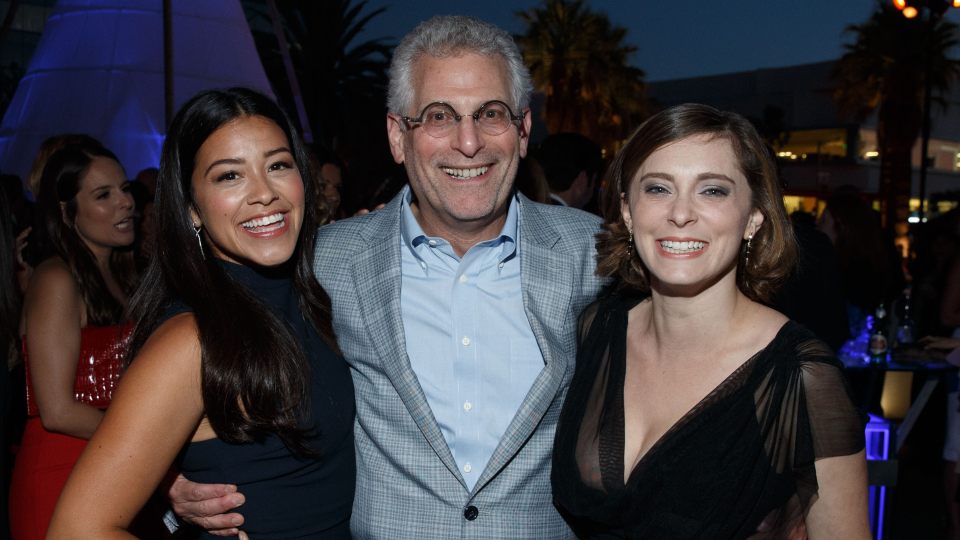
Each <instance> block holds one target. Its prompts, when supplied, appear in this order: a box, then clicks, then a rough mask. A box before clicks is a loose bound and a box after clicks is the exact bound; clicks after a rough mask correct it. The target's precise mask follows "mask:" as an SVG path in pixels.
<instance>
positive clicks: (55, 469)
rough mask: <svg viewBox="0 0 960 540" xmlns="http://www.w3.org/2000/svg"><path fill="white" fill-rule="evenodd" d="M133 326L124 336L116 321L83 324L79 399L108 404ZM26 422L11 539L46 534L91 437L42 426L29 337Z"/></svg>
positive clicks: (38, 538) (14, 482)
mask: <svg viewBox="0 0 960 540" xmlns="http://www.w3.org/2000/svg"><path fill="white" fill-rule="evenodd" d="M128 336H129V328H128V329H127V331H126V332H124V337H123V338H122V339H121V338H120V332H119V328H118V327H117V326H87V327H85V328H82V329H81V330H80V361H79V363H78V365H77V378H76V380H75V381H74V392H75V394H76V399H77V401H81V402H83V403H87V404H89V405H92V406H93V407H96V408H98V409H106V408H107V405H109V404H110V399H111V397H113V387H114V384H115V383H116V381H117V378H118V377H119V376H120V370H121V367H122V360H123V350H124V346H125V344H126V339H127V337H128ZM23 356H24V360H25V361H26V362H27V365H26V367H27V416H28V419H27V427H26V430H25V431H24V433H23V440H22V443H21V445H20V452H19V453H18V454H17V458H16V463H15V465H14V467H13V478H12V479H11V485H10V532H11V535H12V537H13V540H42V539H43V538H44V537H45V536H46V534H47V527H48V526H49V524H50V518H51V517H52V516H53V509H54V507H55V506H56V505H57V498H59V497H60V492H61V491H62V490H63V486H64V485H65V484H66V483H67V478H68V477H69V476H70V471H71V470H73V466H74V464H75V463H76V462H77V459H78V458H79V457H80V453H81V452H83V448H84V447H85V446H86V445H87V441H85V440H83V439H77V438H75V437H70V436H68V435H61V434H59V433H51V432H49V431H47V430H45V429H44V428H43V424H42V423H41V422H40V416H39V411H38V410H37V403H36V399H35V397H34V393H33V386H32V384H31V382H30V364H29V360H28V355H27V339H26V337H24V339H23Z"/></svg>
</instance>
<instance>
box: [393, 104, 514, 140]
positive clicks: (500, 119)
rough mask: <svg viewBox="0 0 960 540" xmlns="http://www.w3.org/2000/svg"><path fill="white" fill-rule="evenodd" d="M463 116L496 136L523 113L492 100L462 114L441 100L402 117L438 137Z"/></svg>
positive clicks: (444, 133)
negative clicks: (414, 115)
mask: <svg viewBox="0 0 960 540" xmlns="http://www.w3.org/2000/svg"><path fill="white" fill-rule="evenodd" d="M463 118H473V122H474V123H475V124H476V125H477V126H478V127H479V128H480V131H482V132H484V133H486V134H487V135H490V136H496V135H500V134H501V133H503V132H504V131H506V130H507V128H508V127H510V124H511V123H512V122H514V121H516V120H523V115H516V114H513V111H511V110H510V107H509V106H507V104H506V103H504V102H502V101H497V100H494V101H488V102H486V103H484V104H483V105H481V106H480V108H479V109H477V112H476V113H474V114H468V115H464V116H461V115H459V114H457V111H455V110H454V109H453V107H451V106H450V105H448V104H446V103H444V102H442V101H436V102H434V103H431V104H429V105H427V106H426V107H424V108H423V111H422V112H421V113H420V116H418V117H417V118H411V117H409V116H404V117H403V119H404V120H406V121H407V122H409V123H411V124H417V123H419V124H420V125H421V126H422V127H423V131H424V132H425V133H426V134H427V135H430V136H431V137H436V138H438V139H441V138H443V137H446V136H447V135H449V134H450V132H452V131H453V127H454V126H456V125H457V124H459V123H460V120H462V119H463Z"/></svg>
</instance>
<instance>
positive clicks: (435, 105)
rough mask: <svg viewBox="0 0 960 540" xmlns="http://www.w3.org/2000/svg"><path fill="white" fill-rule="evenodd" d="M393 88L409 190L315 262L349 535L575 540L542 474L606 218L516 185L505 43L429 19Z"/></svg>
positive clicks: (395, 129)
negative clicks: (334, 348) (339, 422)
mask: <svg viewBox="0 0 960 540" xmlns="http://www.w3.org/2000/svg"><path fill="white" fill-rule="evenodd" d="M390 75H391V80H390V89H389V103H388V106H389V110H390V112H389V113H388V115H387V130H388V136H389V139H390V146H391V150H392V152H393V155H394V158H395V159H396V161H397V162H398V163H403V164H404V165H405V167H406V169H407V172H408V175H409V178H410V186H409V188H404V190H403V191H402V192H401V193H400V195H398V196H397V197H396V198H395V199H394V200H393V201H391V202H390V203H389V204H387V205H386V206H385V207H384V208H383V209H381V210H378V211H375V212H372V213H370V214H367V215H364V216H360V217H356V218H353V219H348V220H344V221H341V222H338V223H335V224H333V225H330V226H327V227H324V228H323V229H321V231H320V234H319V239H318V249H317V260H316V266H315V268H316V275H317V277H318V278H319V279H320V281H321V283H322V285H323V287H324V288H325V289H326V291H327V292H328V293H329V295H330V297H331V299H332V301H333V323H334V330H335V331H336V334H337V339H338V342H339V345H340V348H341V349H342V351H343V354H344V357H345V358H346V360H347V362H348V363H349V364H350V366H351V368H352V372H353V380H354V385H355V387H356V397H357V423H356V428H355V432H354V434H355V437H356V449H357V495H356V499H355V502H354V511H353V516H352V518H351V530H352V533H353V536H354V537H355V538H361V539H398V538H410V539H417V540H419V539H424V538H440V539H446V538H476V539H501V538H530V539H534V538H537V539H540V538H551V539H553V538H573V534H572V532H571V531H570V529H569V527H568V526H567V525H566V523H565V522H564V521H563V519H562V518H561V517H560V515H559V514H558V512H557V510H556V509H555V508H554V506H553V497H552V495H551V489H550V464H551V453H552V448H553V436H554V430H555V428H556V424H557V418H558V416H559V414H560V408H561V405H562V403H563V398H564V396H565V394H566V389H567V386H568V384H569V381H570V378H571V376H572V375H573V371H574V358H575V354H576V336H575V327H576V322H577V317H578V315H579V313H580V311H581V310H582V309H583V308H584V307H585V306H586V305H587V304H588V303H590V302H591V301H592V300H593V299H594V297H595V296H596V295H597V293H598V290H599V287H600V281H599V280H598V279H597V278H596V276H595V275H594V270H595V260H594V247H593V246H594V238H593V235H594V234H595V233H596V232H598V230H599V220H598V219H597V218H596V217H594V216H591V215H589V214H587V213H585V212H582V211H580V210H575V209H571V208H564V207H554V206H547V205H540V204H537V203H533V202H531V201H530V200H528V199H526V198H524V197H523V196H522V195H519V194H517V193H516V192H515V191H514V190H513V182H514V179H515V177H516V171H517V164H518V162H519V160H520V158H522V157H524V156H525V155H526V150H527V142H528V137H529V132H530V124H531V119H530V109H529V107H528V105H529V97H530V91H531V83H530V75H529V73H528V71H527V69H526V67H524V65H523V61H522V58H521V56H520V53H519V50H518V49H517V46H516V45H515V43H514V42H513V39H512V38H511V37H510V36H509V34H507V33H506V32H504V31H503V30H500V29H499V28H496V27H494V26H492V25H489V24H487V23H484V22H482V21H480V20H478V19H474V18H469V17H435V18H433V19H431V20H430V21H427V22H425V23H423V24H421V25H420V26H419V27H417V29H415V30H414V31H413V32H412V33H411V34H409V35H408V36H406V37H405V38H404V39H403V41H401V43H400V45H399V46H398V47H397V49H396V51H395V52H394V58H393V62H392V64H391V69H390ZM458 111H459V112H458ZM514 111H517V113H514ZM234 495H235V494H234ZM228 498H229V496H228ZM228 506H229V505H226V506H224V507H223V509H226V508H227V507H228ZM178 509H181V510H182V509H183V505H181V506H180V507H179V508H178ZM187 513H190V512H187ZM194 513H199V511H198V510H197V511H195V512H194ZM223 517H224V516H221V518H223ZM200 522H201V523H202V524H203V525H204V526H207V527H214V528H216V527H217V525H218V524H227V523H228V522H225V521H220V522H217V521H214V520H207V521H200Z"/></svg>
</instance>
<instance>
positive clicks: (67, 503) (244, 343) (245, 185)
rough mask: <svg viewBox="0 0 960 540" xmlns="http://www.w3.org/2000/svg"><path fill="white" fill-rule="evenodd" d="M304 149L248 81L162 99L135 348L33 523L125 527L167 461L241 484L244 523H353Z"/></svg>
mask: <svg viewBox="0 0 960 540" xmlns="http://www.w3.org/2000/svg"><path fill="white" fill-rule="evenodd" d="M308 163H309V162H308V159H307V154H306V152H305V149H304V147H303V144H302V143H301V142H300V139H299V138H298V136H297V133H296V131H295V129H294V128H293V126H292V124H291V122H290V120H289V118H287V116H286V115H285V114H284V113H283V111H282V110H281V109H280V108H279V107H278V106H277V104H276V103H274V102H273V101H271V100H270V99H269V98H267V97H266V96H264V95H262V94H259V93H257V92H254V91H253V90H248V89H243V88H234V89H230V90H226V91H214V90H212V91H206V92H202V93H200V94H198V95H197V96H195V97H194V98H192V99H191V100H189V101H188V102H187V103H186V104H184V106H183V108H182V109H181V110H180V111H179V112H178V113H177V116H176V117H175V118H174V120H173V123H172V125H171V127H170V132H169V135H168V136H167V140H166V142H165V143H164V145H163V153H162V157H161V160H160V178H159V185H158V190H157V202H156V221H157V224H156V225H157V241H158V242H157V246H158V249H157V252H156V254H155V256H154V257H153V258H152V259H151V261H150V266H149V268H148V269H147V273H146V275H145V277H144V278H143V280H142V281H141V288H140V289H139V290H138V291H137V293H136V294H135V295H134V297H133V299H132V301H131V302H132V305H133V316H134V319H135V320H136V321H137V323H136V327H135V329H134V333H133V338H132V343H131V351H130V353H129V357H134V360H133V361H132V362H131V363H130V364H129V366H128V367H127V369H126V371H125V373H124V374H123V376H122V377H121V379H120V383H119V385H118V387H117V391H116V392H115V394H114V399H113V402H112V403H111V406H110V408H109V409H108V410H107V413H106V416H105V417H104V419H103V421H102V422H101V424H100V427H99V428H98V429H97V432H96V433H95V434H94V436H93V438H92V439H91V441H90V443H89V444H88V445H87V448H86V450H85V451H84V453H83V455H82V456H81V457H80V460H79V461H78V462H77V465H76V467H75V468H74V470H73V474H72V475H71V477H70V479H69V480H68V482H67V486H66V488H65V489H64V491H63V495H62V496H61V497H60V501H59V503H58V505H57V509H56V511H55V514H54V517H53V522H52V524H51V527H50V531H49V535H48V538H101V539H106V538H129V537H130V535H129V534H128V533H127V532H126V531H125V529H126V527H127V526H128V525H129V522H130V518H131V517H132V516H133V515H135V514H136V512H137V510H138V509H139V508H140V507H141V506H142V505H143V504H144V503H145V502H146V500H147V498H148V497H149V496H150V494H151V493H152V492H153V491H154V489H156V487H157V485H158V484H159V483H160V481H161V479H162V478H163V477H164V475H165V474H166V473H167V471H168V468H169V467H170V465H171V463H174V462H176V463H177V465H178V466H179V468H180V469H181V470H182V471H183V474H184V476H186V477H187V478H188V479H190V480H192V481H195V482H203V483H230V484H234V485H236V486H238V487H240V489H241V490H242V493H243V494H244V495H245V496H246V503H245V504H244V513H243V515H244V518H245V521H244V522H243V524H242V525H240V527H239V529H240V532H243V533H247V534H248V535H249V536H250V537H251V538H255V539H257V540H263V539H267V538H275V539H280V538H312V539H324V540H348V539H349V538H350V526H349V521H350V520H349V518H350V512H351V509H352V506H353V495H354V483H355V477H356V469H355V460H354V447H353V420H354V416H355V414H354V413H355V408H354V395H353V383H352V380H351V378H350V373H349V370H348V368H347V365H346V363H345V362H344V361H343V358H342V357H341V356H340V355H339V352H338V349H337V344H336V339H335V337H334V334H333V329H332V325H331V315H330V299H329V297H328V296H327V295H326V293H325V292H324V291H323V289H322V288H321V287H320V284H319V283H318V282H317V280H316V278H315V277H314V274H313V258H314V239H315V235H316V229H317V227H316V222H315V216H314V213H313V212H314V208H315V205H314V204H313V201H312V197H313V193H314V190H313V189H312V186H311V181H312V175H311V171H310V167H309V165H308ZM237 496H238V497H239V495H237ZM233 532H234V533H236V531H233ZM204 534H205V535H207V536H209V533H204Z"/></svg>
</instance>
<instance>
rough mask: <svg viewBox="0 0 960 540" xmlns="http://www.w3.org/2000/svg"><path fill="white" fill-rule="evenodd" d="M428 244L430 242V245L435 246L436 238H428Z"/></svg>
mask: <svg viewBox="0 0 960 540" xmlns="http://www.w3.org/2000/svg"><path fill="white" fill-rule="evenodd" d="M428 244H430V245H431V246H435V245H437V241H436V240H430V241H429V242H428Z"/></svg>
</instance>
